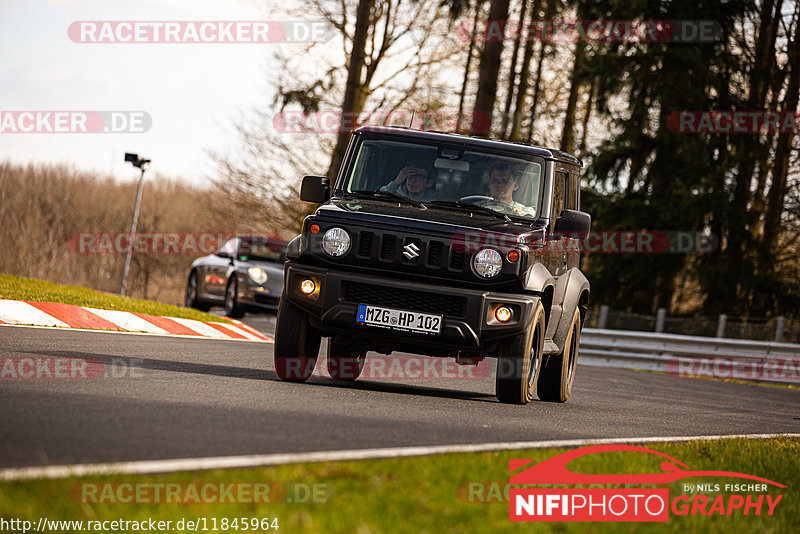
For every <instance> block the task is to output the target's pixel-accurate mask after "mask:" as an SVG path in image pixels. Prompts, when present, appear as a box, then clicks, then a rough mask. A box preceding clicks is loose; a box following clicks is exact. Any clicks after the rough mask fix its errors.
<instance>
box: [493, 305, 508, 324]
mask: <svg viewBox="0 0 800 534" xmlns="http://www.w3.org/2000/svg"><path fill="white" fill-rule="evenodd" d="M512 315H513V313H512V312H511V308H509V307H508V306H500V307H499V308H497V309H496V310H495V311H494V316H495V317H496V318H497V320H498V321H500V322H501V323H505V322H508V321H509V320H510V319H511V316H512Z"/></svg>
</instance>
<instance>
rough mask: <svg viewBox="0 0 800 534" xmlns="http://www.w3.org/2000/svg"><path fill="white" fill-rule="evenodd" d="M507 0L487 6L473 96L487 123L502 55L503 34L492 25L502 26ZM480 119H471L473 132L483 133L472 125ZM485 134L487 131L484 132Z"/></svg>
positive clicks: (493, 99)
mask: <svg viewBox="0 0 800 534" xmlns="http://www.w3.org/2000/svg"><path fill="white" fill-rule="evenodd" d="M508 4H509V0H492V4H491V6H490V7H489V26H488V27H487V33H486V37H487V38H486V42H485V43H484V45H483V53H482V54H481V64H480V67H479V69H478V94H477V95H476V96H475V107H474V111H475V112H476V113H485V114H486V119H488V121H487V122H488V123H489V124H490V125H491V123H492V113H493V110H494V102H495V100H496V99H497V75H498V73H499V72H500V58H501V56H502V55H503V36H502V35H497V34H496V32H492V31H491V30H492V27H493V25H500V28H502V27H503V26H502V25H504V24H505V21H506V20H507V19H508ZM480 122H481V121H474V120H473V128H472V132H471V133H473V134H478V133H484V132H478V131H476V130H475V128H474V125H475V124H476V123H480ZM486 133H487V134H488V133H489V132H486Z"/></svg>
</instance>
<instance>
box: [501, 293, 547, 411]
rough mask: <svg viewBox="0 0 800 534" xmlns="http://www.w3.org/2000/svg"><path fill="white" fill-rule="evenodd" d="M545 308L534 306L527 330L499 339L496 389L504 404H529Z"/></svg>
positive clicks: (539, 356)
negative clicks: (509, 337)
mask: <svg viewBox="0 0 800 534" xmlns="http://www.w3.org/2000/svg"><path fill="white" fill-rule="evenodd" d="M544 327H545V322H544V307H543V306H542V305H541V303H540V304H539V305H538V306H537V308H536V312H535V314H534V316H533V321H531V325H530V326H529V327H528V329H527V330H526V331H525V332H523V333H521V334H519V335H516V336H514V337H513V338H511V339H507V340H504V341H502V342H501V344H500V349H499V352H498V359H497V379H496V383H495V391H496V395H497V400H499V401H500V402H502V403H504V404H528V403H529V402H530V401H531V400H533V393H534V391H535V389H536V384H537V381H538V380H539V372H540V369H541V367H542V352H543V350H544V332H545V328H544Z"/></svg>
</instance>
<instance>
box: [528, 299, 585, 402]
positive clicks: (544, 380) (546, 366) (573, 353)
mask: <svg viewBox="0 0 800 534" xmlns="http://www.w3.org/2000/svg"><path fill="white" fill-rule="evenodd" d="M580 341H581V314H580V311H579V310H578V309H577V308H576V309H575V314H574V315H573V316H572V322H571V323H570V325H569V332H568V333H567V338H566V339H565V340H564V350H563V351H562V352H561V354H550V355H548V356H545V357H544V363H543V365H542V371H541V374H540V375H539V386H538V388H537V393H538V395H539V398H540V399H542V400H544V401H551V402H566V401H567V399H569V396H570V395H571V394H572V382H573V381H574V380H575V365H576V363H577V361H578V347H579V346H580Z"/></svg>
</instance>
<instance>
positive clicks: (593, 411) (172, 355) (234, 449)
mask: <svg viewBox="0 0 800 534" xmlns="http://www.w3.org/2000/svg"><path fill="white" fill-rule="evenodd" d="M273 320H274V318H270V317H266V318H265V317H263V316H262V317H253V318H249V319H248V320H247V322H248V323H249V324H251V325H252V326H254V327H256V328H258V329H260V330H261V331H263V332H265V333H268V334H270V333H272V327H273ZM0 357H2V358H7V357H17V358H19V357H29V358H37V357H39V358H40V357H66V358H95V359H97V360H99V361H100V362H102V363H103V365H104V373H105V374H106V376H105V377H100V378H96V379H92V380H47V379H41V380H28V379H18V380H13V379H3V380H0V467H22V466H38V465H51V464H69V463H96V462H116V461H126V460H151V459H167V458H192V457H206V456H227V455H239V454H272V453H293V452H308V451H335V450H347V449H365V448H376V447H398V446H418V445H447V444H474V443H486V442H507V441H534V440H553V439H574V438H632V437H643V436H686V435H709V434H749V433H779V432H795V433H796V432H800V391H799V390H790V389H784V388H777V387H767V386H757V385H747V384H735V383H725V382H717V381H709V380H691V379H676V378H672V377H670V376H667V375H663V374H654V373H647V372H636V371H629V370H623V369H607V368H598V367H588V366H584V367H579V369H578V371H577V375H576V382H575V388H574V390H573V397H572V399H570V401H569V402H567V403H565V404H553V403H544V402H538V401H534V402H533V403H531V404H529V405H527V406H509V405H503V404H499V403H498V402H497V400H496V399H495V397H494V380H493V379H492V378H490V377H487V378H483V379H469V380H458V379H438V380H434V379H415V380H412V379H405V380H393V381H389V380H386V379H378V378H372V379H367V380H359V381H358V382H356V383H354V384H345V383H339V382H334V381H331V380H329V379H327V378H324V377H320V378H315V379H312V381H311V382H310V383H307V384H290V383H284V382H280V381H278V379H277V378H276V376H275V375H274V373H273V371H272V344H268V343H250V342H241V341H216V340H208V339H187V338H170V337H159V336H149V335H132V334H118V333H105V332H88V331H77V330H58V329H47V328H27V327H11V326H0ZM373 357H376V358H377V357H378V356H372V355H371V356H370V358H373ZM322 374H323V375H324V374H325V373H324V372H322Z"/></svg>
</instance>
